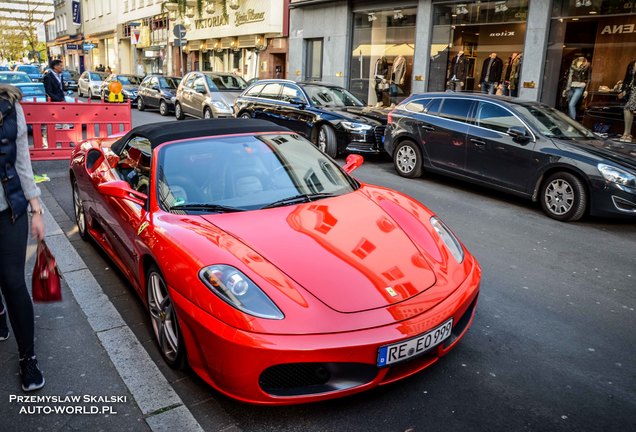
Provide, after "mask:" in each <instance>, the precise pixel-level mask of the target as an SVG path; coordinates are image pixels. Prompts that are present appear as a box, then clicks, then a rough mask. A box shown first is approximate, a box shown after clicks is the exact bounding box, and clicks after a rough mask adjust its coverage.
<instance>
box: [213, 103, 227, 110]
mask: <svg viewBox="0 0 636 432" xmlns="http://www.w3.org/2000/svg"><path fill="white" fill-rule="evenodd" d="M212 105H213V106H214V108H216V109H220V110H222V111H230V110H231V108H230V107H229V106H228V105H227V104H226V103H225V102H223V101H212Z"/></svg>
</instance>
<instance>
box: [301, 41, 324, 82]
mask: <svg viewBox="0 0 636 432" xmlns="http://www.w3.org/2000/svg"><path fill="white" fill-rule="evenodd" d="M322 46H323V39H322V38H321V39H305V60H306V61H305V65H306V70H305V79H306V80H307V81H320V80H321V79H322Z"/></svg>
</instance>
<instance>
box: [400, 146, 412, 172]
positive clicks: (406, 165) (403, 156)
mask: <svg viewBox="0 0 636 432" xmlns="http://www.w3.org/2000/svg"><path fill="white" fill-rule="evenodd" d="M395 162H396V164H397V166H398V169H399V170H400V171H401V172H403V173H405V174H407V173H410V172H411V171H413V169H414V168H415V164H416V163H417V155H416V154H415V150H413V147H411V146H402V147H401V148H400V149H399V150H398V152H397V154H396V155H395Z"/></svg>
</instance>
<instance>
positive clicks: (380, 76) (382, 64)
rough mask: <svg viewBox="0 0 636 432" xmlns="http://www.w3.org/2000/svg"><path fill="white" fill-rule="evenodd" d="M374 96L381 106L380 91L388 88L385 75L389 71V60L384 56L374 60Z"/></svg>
mask: <svg viewBox="0 0 636 432" xmlns="http://www.w3.org/2000/svg"><path fill="white" fill-rule="evenodd" d="M374 72H375V73H374V75H375V97H376V99H377V101H378V103H379V104H380V106H382V92H383V91H385V90H387V89H388V88H389V82H388V81H387V79H386V76H387V75H388V73H389V62H388V61H387V60H386V57H380V58H378V59H377V60H376V61H375V70H374Z"/></svg>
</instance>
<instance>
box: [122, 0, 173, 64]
mask: <svg viewBox="0 0 636 432" xmlns="http://www.w3.org/2000/svg"><path fill="white" fill-rule="evenodd" d="M117 23H118V45H119V63H118V70H119V71H121V73H133V74H138V75H145V74H149V73H163V74H168V65H169V64H170V59H169V58H168V55H169V49H168V27H169V22H168V14H167V11H165V10H162V6H161V2H160V1H152V0H151V1H145V2H144V1H143V0H124V1H123V2H121V9H120V11H119V14H118V18H117Z"/></svg>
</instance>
